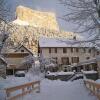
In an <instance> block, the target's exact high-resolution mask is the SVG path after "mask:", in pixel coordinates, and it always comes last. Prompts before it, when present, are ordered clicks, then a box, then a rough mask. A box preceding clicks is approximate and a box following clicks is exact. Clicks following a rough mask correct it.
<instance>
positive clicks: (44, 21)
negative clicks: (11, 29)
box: [13, 6, 59, 30]
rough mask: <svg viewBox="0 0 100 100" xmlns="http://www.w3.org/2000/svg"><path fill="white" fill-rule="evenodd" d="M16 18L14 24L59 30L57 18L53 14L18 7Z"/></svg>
mask: <svg viewBox="0 0 100 100" xmlns="http://www.w3.org/2000/svg"><path fill="white" fill-rule="evenodd" d="M16 18H17V19H16V20H15V21H14V22H13V23H16V24H20V25H21V24H24V25H25V24H26V25H29V26H33V27H39V28H46V29H51V30H59V26H58V23H57V21H56V16H55V14H54V13H51V12H40V11H36V10H32V9H30V8H27V7H23V6H18V7H17V8H16Z"/></svg>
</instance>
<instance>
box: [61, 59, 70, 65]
mask: <svg viewBox="0 0 100 100" xmlns="http://www.w3.org/2000/svg"><path fill="white" fill-rule="evenodd" d="M61 60H62V64H64V65H69V58H68V57H62V58H61Z"/></svg>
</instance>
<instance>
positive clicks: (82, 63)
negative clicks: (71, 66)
mask: <svg viewBox="0 0 100 100" xmlns="http://www.w3.org/2000/svg"><path fill="white" fill-rule="evenodd" d="M92 63H96V58H92V59H88V60H86V61H83V62H79V63H78V64H77V65H75V66H81V65H88V64H92Z"/></svg>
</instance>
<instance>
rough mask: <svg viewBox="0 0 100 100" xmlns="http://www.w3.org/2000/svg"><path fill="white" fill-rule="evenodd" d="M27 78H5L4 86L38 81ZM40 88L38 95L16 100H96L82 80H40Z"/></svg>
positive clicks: (34, 93)
mask: <svg viewBox="0 0 100 100" xmlns="http://www.w3.org/2000/svg"><path fill="white" fill-rule="evenodd" d="M27 77H28V78H27ZM27 77H25V78H22V77H17V78H16V77H13V76H12V77H11V76H10V77H8V78H7V81H5V82H6V83H5V84H7V83H8V84H7V86H12V85H18V84H23V83H26V82H28V81H31V80H36V79H38V77H35V78H32V77H30V76H27ZM27 79H28V80H27ZM40 86H41V87H40V88H41V90H40V93H36V92H32V93H31V94H27V95H26V96H24V97H23V98H18V100H97V98H96V97H95V96H93V95H92V94H91V93H90V92H89V90H87V89H86V87H85V86H84V84H83V80H77V81H73V82H70V81H68V82H64V81H60V80H48V79H43V78H42V80H41V84H40ZM1 96H4V94H3V92H2V91H1V92H0V97H1ZM0 100H4V99H0Z"/></svg>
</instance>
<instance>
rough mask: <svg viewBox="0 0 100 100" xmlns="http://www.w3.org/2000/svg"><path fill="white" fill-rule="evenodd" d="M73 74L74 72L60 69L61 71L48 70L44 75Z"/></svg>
mask: <svg viewBox="0 0 100 100" xmlns="http://www.w3.org/2000/svg"><path fill="white" fill-rule="evenodd" d="M73 74H74V72H63V71H61V72H50V71H48V72H47V74H46V75H48V76H58V75H73Z"/></svg>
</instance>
